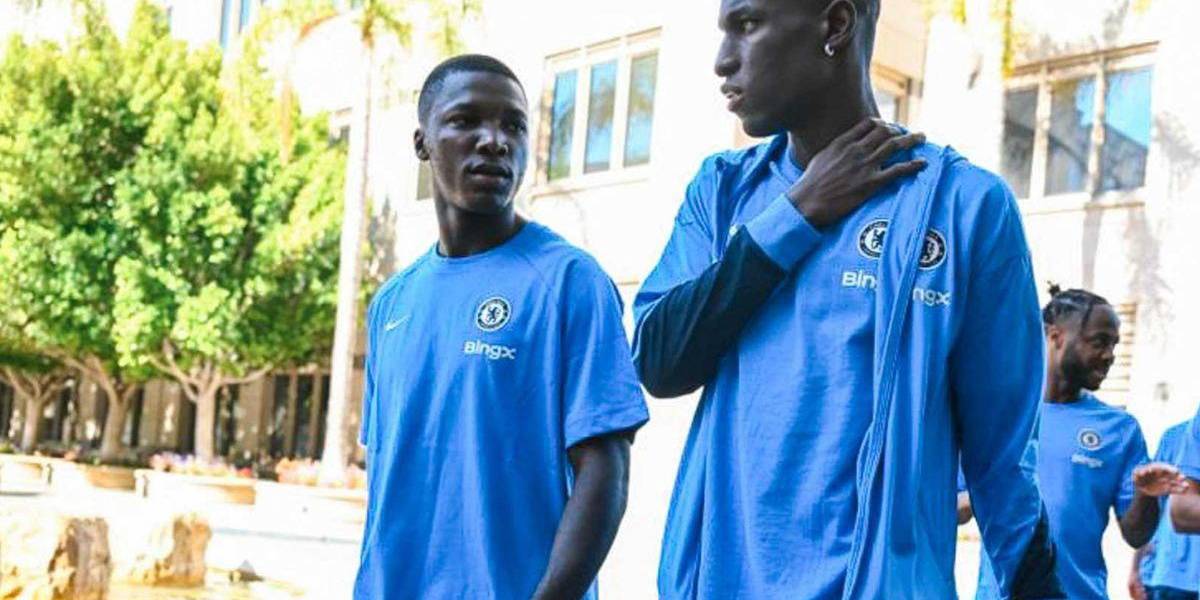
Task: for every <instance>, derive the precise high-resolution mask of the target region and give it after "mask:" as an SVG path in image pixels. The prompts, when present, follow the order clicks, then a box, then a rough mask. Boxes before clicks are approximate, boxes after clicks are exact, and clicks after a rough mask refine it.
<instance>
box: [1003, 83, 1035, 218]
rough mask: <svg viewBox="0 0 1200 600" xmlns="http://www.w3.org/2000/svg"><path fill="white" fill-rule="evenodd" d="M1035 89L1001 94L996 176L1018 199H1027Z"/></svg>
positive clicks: (1031, 155) (1031, 154)
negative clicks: (1002, 132) (1005, 182)
mask: <svg viewBox="0 0 1200 600" xmlns="http://www.w3.org/2000/svg"><path fill="white" fill-rule="evenodd" d="M1037 98H1038V92H1037V88H1027V89H1022V90H1011V91H1009V92H1007V93H1005V94H1004V134H1003V135H1004V137H1003V142H1002V144H1003V145H1002V147H1001V149H1000V173H1001V175H1003V176H1004V179H1005V180H1007V181H1008V184H1009V185H1010V186H1012V189H1013V193H1014V194H1016V195H1017V197H1018V198H1027V197H1029V173H1030V169H1031V167H1032V166H1033V137H1034V131H1035V130H1036V129H1037Z"/></svg>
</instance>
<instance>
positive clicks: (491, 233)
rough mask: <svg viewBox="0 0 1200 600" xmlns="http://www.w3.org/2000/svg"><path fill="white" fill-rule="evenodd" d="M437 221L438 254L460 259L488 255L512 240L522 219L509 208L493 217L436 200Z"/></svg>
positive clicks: (522, 224)
mask: <svg viewBox="0 0 1200 600" xmlns="http://www.w3.org/2000/svg"><path fill="white" fill-rule="evenodd" d="M434 204H435V206H436V207H437V219H438V253H439V254H441V255H442V256H447V257H450V258H462V257H464V256H471V255H472V254H479V253H481V252H487V251H488V250H491V249H492V248H495V247H496V246H499V245H501V244H503V243H504V242H507V241H508V240H510V239H512V237H513V236H514V235H516V234H517V232H518V231H520V230H521V227H523V226H524V225H525V219H523V218H522V217H521V216H520V215H518V214H517V213H516V211H514V210H513V209H512V206H509V208H508V209H507V210H505V211H503V212H500V213H498V214H494V215H487V214H479V213H472V212H467V211H465V210H462V209H461V208H458V207H456V206H454V205H452V204H450V203H449V202H445V201H443V200H441V199H435V200H434Z"/></svg>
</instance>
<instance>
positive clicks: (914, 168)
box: [874, 158, 927, 185]
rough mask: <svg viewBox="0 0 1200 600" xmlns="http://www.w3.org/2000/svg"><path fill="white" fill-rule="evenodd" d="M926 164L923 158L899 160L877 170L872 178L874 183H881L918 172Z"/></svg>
mask: <svg viewBox="0 0 1200 600" xmlns="http://www.w3.org/2000/svg"><path fill="white" fill-rule="evenodd" d="M926 166H927V163H926V162H925V159H923V158H918V159H916V160H910V161H908V162H900V163H896V164H894V165H892V166H890V167H888V168H886V169H883V170H881V171H879V174H878V175H876V176H875V178H874V179H875V182H876V183H878V184H881V185H882V184H886V183H888V182H890V181H893V180H896V179H899V178H901V177H906V176H908V175H913V174H915V173H919V172H920V171H921V170H922V169H924V168H925V167H926Z"/></svg>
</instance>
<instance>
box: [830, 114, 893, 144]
mask: <svg viewBox="0 0 1200 600" xmlns="http://www.w3.org/2000/svg"><path fill="white" fill-rule="evenodd" d="M882 122H883V121H882V120H880V119H873V118H867V119H863V120H861V121H859V122H858V123H857V124H855V125H854V127H851V128H850V129H848V130H846V132H845V133H843V134H842V135H839V136H838V137H837V138H836V139H835V140H834V141H835V142H841V143H843V144H851V143H854V142H857V141H859V140H861V139H862V138H863V136H865V135H867V134H868V133H870V132H871V131H872V130H874V129H875V127H876V126H877V125H879V124H881V123H882Z"/></svg>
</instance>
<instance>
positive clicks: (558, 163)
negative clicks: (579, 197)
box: [539, 30, 658, 181]
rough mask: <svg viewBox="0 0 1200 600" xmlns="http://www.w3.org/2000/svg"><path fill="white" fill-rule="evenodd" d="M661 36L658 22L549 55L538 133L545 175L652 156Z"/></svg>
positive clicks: (591, 170) (601, 168)
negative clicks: (655, 25)
mask: <svg viewBox="0 0 1200 600" xmlns="http://www.w3.org/2000/svg"><path fill="white" fill-rule="evenodd" d="M657 43H658V31H657V30H653V31H648V32H643V33H640V34H636V35H631V36H628V37H625V38H621V39H617V40H611V41H608V42H604V43H602V44H596V45H593V46H589V47H587V48H584V49H580V50H574V51H571V52H567V53H563V54H560V55H557V56H555V57H551V58H550V59H549V60H548V61H547V67H548V68H547V77H546V81H547V82H548V83H549V84H550V85H548V86H547V89H546V91H545V93H544V95H543V106H544V107H545V109H544V111H543V118H542V130H541V132H540V135H539V140H540V143H539V148H540V157H541V160H540V163H541V164H540V166H541V168H540V170H539V175H540V178H541V179H542V180H543V181H556V180H561V179H567V178H571V177H577V176H584V175H591V174H595V173H603V172H610V171H617V170H619V169H623V168H626V167H635V166H639V165H645V164H648V163H649V162H650V159H651V140H652V139H653V128H654V127H653V125H654V96H655V88H656V87H657V85H658V49H657ZM577 114H578V115H579V118H576V115H577Z"/></svg>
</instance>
